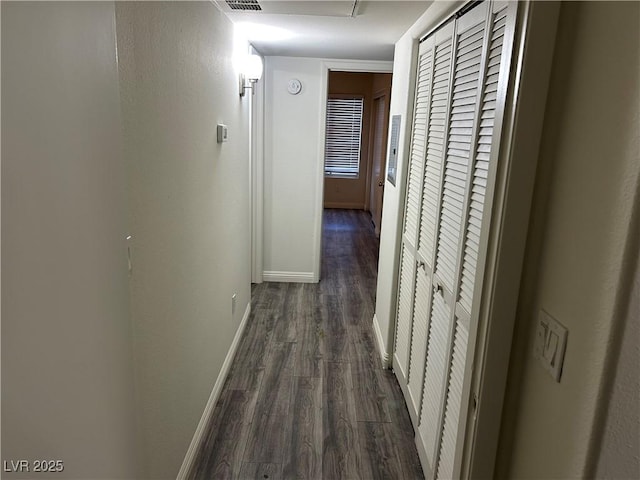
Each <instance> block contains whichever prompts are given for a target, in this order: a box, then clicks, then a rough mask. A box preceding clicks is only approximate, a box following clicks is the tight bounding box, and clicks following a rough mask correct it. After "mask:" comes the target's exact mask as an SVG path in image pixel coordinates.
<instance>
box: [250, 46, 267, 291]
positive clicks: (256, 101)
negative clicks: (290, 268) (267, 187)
mask: <svg viewBox="0 0 640 480" xmlns="http://www.w3.org/2000/svg"><path fill="white" fill-rule="evenodd" d="M253 54H254V55H258V52H256V51H255V50H254V51H253ZM262 61H263V62H266V58H265V57H263V58H262ZM265 81H266V80H265V76H263V77H262V79H261V80H259V81H258V82H257V83H255V84H254V85H253V91H252V92H251V95H250V96H249V99H248V100H249V169H250V170H249V178H250V184H249V191H250V200H249V202H250V209H251V283H262V273H263V270H264V268H263V261H262V256H263V236H264V226H263V225H264V223H263V222H264V220H263V215H264V94H265V85H264V84H265Z"/></svg>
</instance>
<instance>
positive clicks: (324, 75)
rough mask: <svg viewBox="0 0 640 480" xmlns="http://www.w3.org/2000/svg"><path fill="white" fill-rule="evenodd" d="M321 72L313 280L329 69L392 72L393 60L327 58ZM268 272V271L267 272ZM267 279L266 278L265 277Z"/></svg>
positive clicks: (318, 243)
mask: <svg viewBox="0 0 640 480" xmlns="http://www.w3.org/2000/svg"><path fill="white" fill-rule="evenodd" d="M320 68H321V72H320V98H319V101H320V108H319V112H320V132H319V135H318V147H317V148H318V160H317V162H318V164H317V166H316V204H315V219H314V228H313V282H314V283H317V282H319V281H320V269H321V266H320V261H321V255H322V210H323V208H324V137H325V123H326V121H327V95H328V93H329V90H328V87H329V70H337V71H340V72H371V73H392V72H393V62H383V61H373V60H372V61H366V60H336V59H325V60H323V61H322V62H321V66H320ZM265 273H266V272H265ZM265 280H266V278H265Z"/></svg>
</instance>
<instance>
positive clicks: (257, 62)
mask: <svg viewBox="0 0 640 480" xmlns="http://www.w3.org/2000/svg"><path fill="white" fill-rule="evenodd" d="M261 77H262V58H260V56H258V55H247V56H246V57H245V58H244V59H243V60H242V65H241V68H240V96H241V97H244V95H245V93H246V92H245V90H246V89H251V92H252V94H253V93H255V90H254V88H253V86H254V85H255V84H256V82H257V81H258V80H260V78H261Z"/></svg>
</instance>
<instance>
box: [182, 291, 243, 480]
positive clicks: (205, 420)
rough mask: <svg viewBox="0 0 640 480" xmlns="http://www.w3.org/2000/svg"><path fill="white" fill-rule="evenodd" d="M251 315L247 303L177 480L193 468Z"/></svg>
mask: <svg viewBox="0 0 640 480" xmlns="http://www.w3.org/2000/svg"><path fill="white" fill-rule="evenodd" d="M250 314H251V302H249V303H247V308H246V309H245V311H244V315H243V316H242V320H241V321H240V325H238V330H236V334H235V336H234V337H233V341H232V342H231V346H230V347H229V351H228V352H227V356H226V357H225V359H224V362H223V363H222V368H221V369H220V373H219V374H218V378H217V379H216V383H215V384H214V385H213V389H212V390H211V395H209V400H208V401H207V404H206V405H205V407H204V412H202V417H200V422H199V423H198V426H197V427H196V431H195V433H194V434H193V438H192V439H191V444H190V445H189V448H188V449H187V453H186V454H185V456H184V460H183V461H182V466H181V467H180V471H179V472H178V476H177V480H183V479H186V478H187V475H188V474H189V471H190V470H191V467H192V466H193V461H194V460H195V458H196V453H197V451H198V448H199V447H200V445H201V444H202V442H203V440H204V434H205V432H206V430H207V426H208V425H209V421H210V420H211V414H212V413H213V409H214V408H215V406H216V403H217V402H218V399H219V398H220V394H221V393H222V387H223V386H224V382H225V381H226V380H227V376H228V375H229V370H230V368H231V364H232V363H233V359H234V358H235V356H236V352H237V351H238V346H239V345H240V339H241V338H242V334H243V333H244V329H245V327H246V326H247V322H248V320H249V315H250Z"/></svg>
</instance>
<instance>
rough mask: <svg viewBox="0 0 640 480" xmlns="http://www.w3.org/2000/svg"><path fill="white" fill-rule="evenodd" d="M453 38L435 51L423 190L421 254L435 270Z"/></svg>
mask: <svg viewBox="0 0 640 480" xmlns="http://www.w3.org/2000/svg"><path fill="white" fill-rule="evenodd" d="M451 40H452V39H451V38H448V39H446V40H445V41H444V42H442V43H440V44H439V45H437V46H436V47H435V52H436V53H435V64H434V75H433V78H434V84H433V97H432V99H431V109H430V112H429V120H430V122H429V131H428V133H427V156H426V162H425V164H426V167H425V174H424V183H423V189H422V212H421V219H420V239H419V243H418V252H419V253H420V255H421V256H422V258H424V259H426V261H427V262H428V264H429V265H428V268H429V269H431V267H432V265H431V263H432V258H433V251H434V249H435V235H436V233H435V229H436V219H437V213H438V204H439V202H438V199H439V197H440V183H441V180H440V178H441V173H442V172H441V169H442V156H443V151H444V147H443V144H444V122H445V115H446V110H447V100H448V91H449V87H450V78H449V77H450V71H451Z"/></svg>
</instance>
